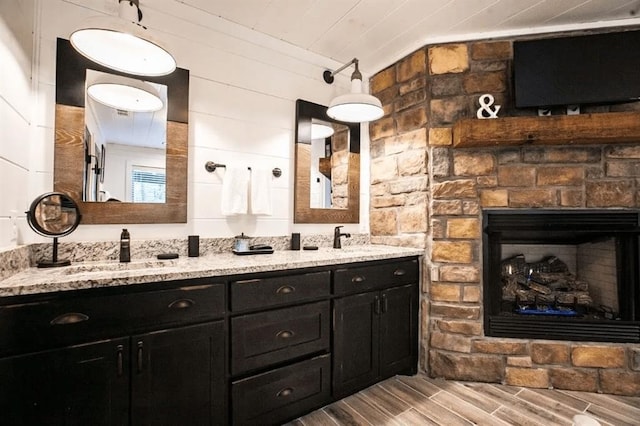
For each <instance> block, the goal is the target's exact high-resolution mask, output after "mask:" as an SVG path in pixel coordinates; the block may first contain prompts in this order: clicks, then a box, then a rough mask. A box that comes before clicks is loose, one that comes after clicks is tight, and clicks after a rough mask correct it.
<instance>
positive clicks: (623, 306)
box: [483, 210, 640, 342]
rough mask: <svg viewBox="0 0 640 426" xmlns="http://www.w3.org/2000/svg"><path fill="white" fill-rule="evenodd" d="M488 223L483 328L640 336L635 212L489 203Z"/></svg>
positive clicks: (500, 332) (576, 336) (590, 337)
mask: <svg viewBox="0 0 640 426" xmlns="http://www.w3.org/2000/svg"><path fill="white" fill-rule="evenodd" d="M483 222H484V223H483V225H484V234H483V259H484V260H483V264H484V269H483V271H484V277H483V278H484V283H483V288H484V314H485V315H484V319H485V334H486V335H488V336H500V337H515V338H543V339H559V340H577V341H609V342H640V287H639V279H638V276H639V275H638V263H639V260H640V258H639V252H638V241H639V240H638V236H639V229H640V216H639V214H638V212H635V211H634V212H630V211H592V210H570V211H559V210H546V211H545V210H486V211H485V212H484V213H483Z"/></svg>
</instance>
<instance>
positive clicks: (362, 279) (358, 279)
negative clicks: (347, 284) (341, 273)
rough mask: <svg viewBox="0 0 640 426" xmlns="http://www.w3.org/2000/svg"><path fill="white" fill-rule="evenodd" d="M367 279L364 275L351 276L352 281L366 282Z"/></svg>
mask: <svg viewBox="0 0 640 426" xmlns="http://www.w3.org/2000/svg"><path fill="white" fill-rule="evenodd" d="M365 280H366V278H365V277H363V276H362V275H356V276H355V277H353V278H351V282H352V283H361V282H364V281H365Z"/></svg>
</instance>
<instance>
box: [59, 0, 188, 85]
mask: <svg viewBox="0 0 640 426" xmlns="http://www.w3.org/2000/svg"><path fill="white" fill-rule="evenodd" d="M118 1H119V8H118V10H119V13H118V17H113V16H94V17H91V18H88V19H86V20H85V21H84V22H83V23H82V25H81V26H80V27H79V28H78V29H76V30H75V31H74V32H73V33H72V34H71V36H70V37H69V41H70V42H71V45H72V46H73V47H74V48H75V49H76V50H77V51H78V52H80V53H81V54H82V55H83V56H86V57H87V58H89V59H91V60H92V61H94V62H96V63H98V64H100V65H103V66H105V67H108V68H111V69H113V70H116V71H120V72H124V73H128V74H134V75H142V76H150V77H157V76H162V75H167V74H171V73H172V72H173V71H174V70H175V69H176V65H177V64H176V60H175V59H174V58H173V56H172V55H171V54H170V53H169V52H168V51H167V49H165V48H164V47H162V44H161V43H160V42H159V41H157V40H155V39H154V38H153V36H152V35H150V34H149V30H147V28H146V27H144V26H142V25H141V24H140V23H139V22H140V20H141V19H142V12H140V7H139V5H138V1H139V0H132V1H129V0H118Z"/></svg>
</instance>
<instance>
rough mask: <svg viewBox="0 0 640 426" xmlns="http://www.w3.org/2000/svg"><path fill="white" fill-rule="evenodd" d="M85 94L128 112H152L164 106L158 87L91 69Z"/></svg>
mask: <svg viewBox="0 0 640 426" xmlns="http://www.w3.org/2000/svg"><path fill="white" fill-rule="evenodd" d="M87 96H88V97H90V98H91V99H93V100H94V101H96V102H99V103H101V104H103V105H106V106H108V107H110V108H115V109H118V110H123V111H130V112H154V111H159V110H161V109H162V108H163V107H164V101H163V100H162V98H161V97H160V91H159V89H156V87H154V86H153V85H152V84H150V83H147V82H146V81H142V80H136V79H133V78H129V77H124V76H118V75H110V74H105V73H100V72H97V71H92V74H91V75H90V76H89V74H87Z"/></svg>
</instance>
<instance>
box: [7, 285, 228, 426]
mask: <svg viewBox="0 0 640 426" xmlns="http://www.w3.org/2000/svg"><path fill="white" fill-rule="evenodd" d="M122 290H123V291H126V290H125V289H122ZM65 296H68V297H65ZM224 300H225V284H206V285H201V286H184V287H180V288H174V289H171V290H158V291H148V292H147V291H145V292H139V293H135V292H134V293H132V292H129V294H114V293H113V292H107V293H105V294H101V295H100V296H97V295H94V294H93V293H92V292H88V293H83V294H82V295H77V294H69V295H58V296H51V297H50V298H38V300H34V301H28V300H27V301H22V302H21V303H16V304H10V305H2V306H0V318H1V319H2V320H4V325H5V326H3V327H1V328H0V337H7V338H8V339H9V340H13V341H16V340H18V341H22V339H26V338H28V337H29V336H21V337H20V338H18V337H16V336H15V333H20V332H24V331H25V330H29V331H31V335H30V338H31V339H32V340H33V342H27V343H26V344H25V346H24V347H23V348H22V349H20V347H18V348H15V347H14V348H8V347H6V346H3V347H2V349H3V351H4V352H5V353H7V354H6V356H5V357H4V358H0V383H1V386H0V410H2V412H3V416H2V421H0V423H1V424H3V425H16V426H17V425H31V424H33V425H40V424H41V425H45V424H46V425H48V426H55V425H65V426H66V425H105V426H106V425H176V424H189V425H212V424H225V423H226V422H227V399H226V368H225V360H226V356H225V339H226V327H225V321H224V320H223V317H224V313H225V311H224V305H225V304H224ZM116 301H117V302H119V303H114V302H116ZM129 309H135V310H129ZM144 313H147V314H148V316H144ZM135 317H143V318H142V319H141V320H140V321H135V320H132V318H135ZM107 318H108V319H109V320H107ZM202 320H208V321H205V322H202ZM151 321H152V322H153V323H152V322H151ZM192 323H195V324H192ZM7 324H12V325H13V326H14V327H13V329H12V328H11V327H7V326H6V325H7ZM144 330H149V331H146V332H145V331H144ZM51 335H53V336H56V337H57V339H54V338H52V337H51ZM40 336H45V337H44V338H43V339H42V340H38V338H39V337H40ZM96 338H102V339H101V340H95V341H92V340H91V339H96ZM69 342H73V343H74V344H73V345H71V346H63V345H65V344H67V343H69ZM49 348H51V349H49ZM33 349H37V351H32V350H33ZM12 352H15V353H12ZM185 422H186V423H185Z"/></svg>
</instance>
